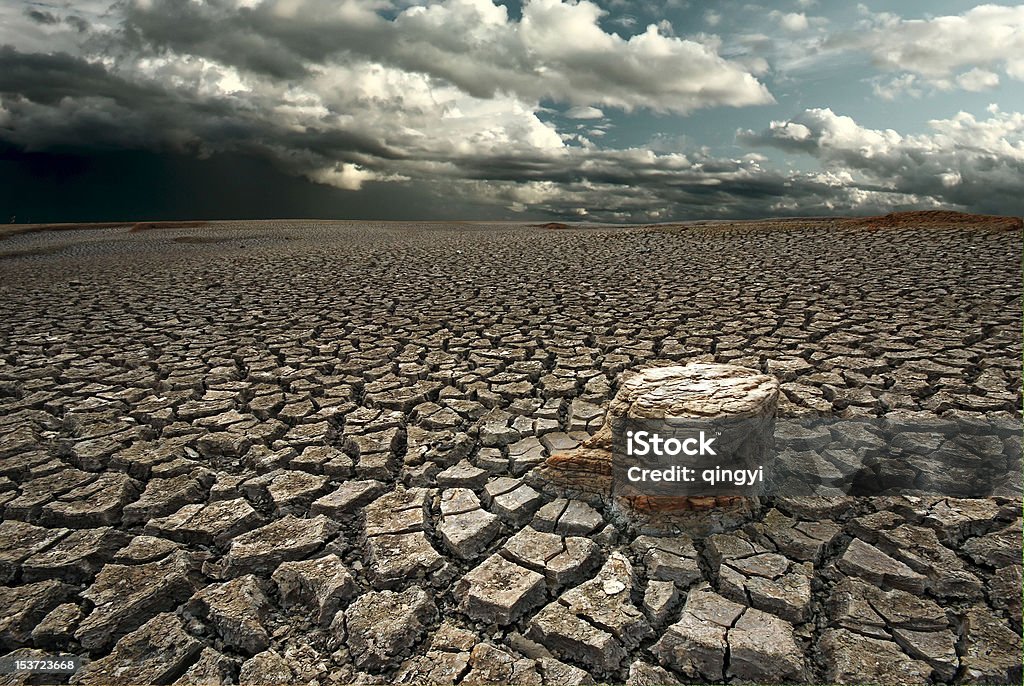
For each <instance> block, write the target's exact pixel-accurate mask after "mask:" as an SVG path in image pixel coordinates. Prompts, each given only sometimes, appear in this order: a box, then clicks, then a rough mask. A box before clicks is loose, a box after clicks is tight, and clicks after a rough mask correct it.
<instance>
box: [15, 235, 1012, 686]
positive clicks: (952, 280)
mask: <svg viewBox="0 0 1024 686" xmlns="http://www.w3.org/2000/svg"><path fill="white" fill-rule="evenodd" d="M1020 245H1021V236H1020V234H1019V233H1018V232H1016V231H988V230H985V229H983V228H978V227H970V228H969V229H966V228H962V229H958V228H956V227H950V228H928V229H913V228H905V229H899V230H895V231H889V232H886V231H881V230H879V231H871V230H866V229H856V228H849V227H843V226H840V225H832V226H830V225H828V224H827V222H826V223H822V224H820V225H818V226H799V225H794V224H792V223H790V224H786V225H785V226H780V227H772V226H770V225H764V224H762V225H758V226H743V225H707V226H700V227H690V228H688V229H687V228H683V229H678V230H671V231H665V230H649V229H648V230H642V229H613V228H608V229H601V228H591V229H581V228H576V229H567V230H559V231H550V230H543V229H539V228H531V227H526V226H516V225H473V224H453V225H439V224H430V225H427V224H423V225H412V224H409V225H402V224H372V223H329V222H319V223H318V222H248V223H242V222H239V223H223V224H215V225H213V226H212V227H208V228H202V229H157V230H152V231H146V232H138V233H133V234H129V233H127V231H126V230H125V229H124V228H111V229H95V230H83V231H61V232H54V233H50V232H46V233H38V234H29V235H22V236H14V237H11V238H8V239H6V240H4V241H3V242H2V243H0V322H2V323H0V512H2V514H3V517H2V523H0V584H2V586H0V654H14V655H16V656H29V657H31V656H37V655H42V654H54V653H58V652H67V653H74V654H77V655H81V656H83V657H85V658H87V659H88V660H90V662H89V664H88V665H87V666H86V667H85V668H84V669H83V670H81V671H80V672H78V673H77V674H76V675H75V676H74V677H73V678H72V682H73V683H83V684H84V683H107V684H110V683H237V682H239V681H241V682H243V683H268V684H269V683H290V682H296V683H298V682H301V683H353V682H360V683H391V682H395V681H398V682H406V683H453V682H457V683H462V684H479V683H509V682H511V683H517V684H572V683H593V682H595V681H600V682H606V681H607V682H619V683H621V682H627V683H630V684H638V685H639V684H654V683H672V682H675V681H679V682H722V681H736V682H740V681H756V682H763V683H772V682H779V681H789V682H863V681H872V682H876V683H896V682H900V683H933V682H945V681H956V682H975V683H979V682H985V683H992V682H1012V681H1013V680H1017V682H1018V683H1019V679H1020V669H1021V661H1020V654H1021V653H1020V634H1021V564H1020V563H1021V537H1020V532H1021V519H1020V509H1021V508H1020V502H1019V500H1017V501H1015V500H1013V499H1012V498H990V499H984V500H958V499H953V498H939V497H933V498H911V497H886V498H880V497H879V498H860V499H852V498H844V497H837V498H830V499H825V498H817V499H810V498H807V499H792V498H791V499H785V498H777V499H775V500H766V501H765V502H764V503H763V507H762V509H761V510H760V511H759V512H758V514H757V516H756V517H755V518H754V519H753V520H752V521H751V522H749V523H748V524H747V525H746V526H743V527H741V528H739V529H737V530H734V531H731V532H727V533H720V534H716V535H714V536H710V537H706V538H696V539H693V538H690V537H688V536H686V535H683V534H680V535H674V536H661V537H649V536H648V537H645V536H637V535H635V532H633V531H631V530H630V529H629V527H628V526H627V525H625V524H624V523H623V521H622V520H621V519H616V518H615V517H612V516H611V515H610V513H609V509H608V508H606V507H605V505H604V504H603V503H601V502H583V501H580V500H574V499H571V498H565V497H559V495H558V493H553V492H550V491H549V490H546V489H544V488H533V487H532V486H531V485H530V483H529V477H528V474H529V472H530V470H531V469H533V468H534V467H536V466H537V465H538V464H539V463H540V462H541V461H543V460H544V459H545V458H546V457H547V456H549V455H550V454H552V453H553V452H555V451H562V450H567V449H571V448H572V447H574V446H576V445H577V444H578V443H579V442H580V441H582V440H584V439H586V437H587V436H588V435H589V434H591V433H593V432H594V431H596V430H597V428H598V426H599V425H600V423H601V421H602V418H603V411H604V407H605V406H606V405H607V402H608V401H609V399H610V397H611V396H612V395H613V394H614V393H615V391H616V389H617V388H618V383H619V378H620V375H621V373H622V372H623V371H626V370H630V369H635V368H639V367H642V366H644V365H649V364H664V363H685V362H687V361H695V360H703V361H716V362H731V363H736V364H741V365H746V366H749V367H752V368H755V369H758V370H761V371H763V372H765V373H768V374H772V375H775V376H777V377H778V378H779V380H780V382H781V383H782V389H783V394H784V397H783V399H782V402H781V406H780V414H781V415H783V416H794V415H800V414H808V413H817V414H826V415H827V414H835V415H839V416H846V417H861V416H864V417H868V416H873V417H881V416H884V415H890V414H895V413H901V412H912V413H918V414H935V415H938V414H944V415H947V416H949V415H952V416H958V417H971V416H975V417H977V416H982V415H992V416H1002V415H1009V413H1013V412H1019V411H1020V407H1021V400H1020V392H1021V362H1020V360H1021V299H1020V298H1021V264H1020ZM1018 447H1019V444H1018ZM863 448H864V450H871V449H876V450H884V449H887V448H886V446H877V445H876V446H872V443H871V436H865V437H864V443H863ZM63 678H64V679H67V677H63ZM58 679H59V678H58ZM19 680H23V678H22V677H7V678H6V682H14V683H16V682H18V681H19ZM51 680H52V679H51Z"/></svg>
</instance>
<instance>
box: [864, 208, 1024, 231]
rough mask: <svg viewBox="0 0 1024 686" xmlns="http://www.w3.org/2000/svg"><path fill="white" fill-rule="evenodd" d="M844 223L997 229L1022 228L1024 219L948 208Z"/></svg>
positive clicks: (897, 213)
mask: <svg viewBox="0 0 1024 686" xmlns="http://www.w3.org/2000/svg"><path fill="white" fill-rule="evenodd" d="M845 223H847V224H851V225H855V226H863V227H866V228H869V229H901V228H914V227H918V226H965V225H978V226H985V227H986V228H998V229H1018V230H1019V229H1024V220H1022V219H1021V218H1020V217H1002V216H999V215H994V214H967V213H966V212H951V211H949V210H916V211H912V212H891V213H889V214H885V215H878V216H875V217H853V218H850V219H847V220H846V222H845Z"/></svg>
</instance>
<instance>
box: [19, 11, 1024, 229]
mask: <svg viewBox="0 0 1024 686" xmlns="http://www.w3.org/2000/svg"><path fill="white" fill-rule="evenodd" d="M415 4H416V3H405V2H400V3H395V4H391V3H389V2H386V1H384V0H381V1H378V0H212V1H210V2H204V3H196V2H191V1H189V0H124V1H123V2H117V3H115V4H113V5H108V4H107V3H106V2H105V1H104V0H81V2H80V3H78V4H76V6H75V14H70V13H69V11H68V9H67V8H61V7H53V8H49V7H48V8H47V9H46V10H45V11H44V10H30V11H29V12H27V13H26V12H24V11H23V10H21V9H19V10H18V11H17V13H16V14H11V13H10V12H6V13H5V12H4V9H3V8H0V18H3V19H5V20H6V21H7V24H8V28H0V42H7V43H11V45H8V46H6V47H3V48H0V143H6V144H7V145H8V146H9V148H10V149H11V150H20V151H22V152H25V151H36V152H38V153H39V154H40V155H44V156H45V155H46V154H51V153H55V152H60V153H61V154H70V155H72V157H69V158H68V159H72V158H74V159H84V158H83V157H81V156H79V157H74V155H79V154H81V155H89V154H96V155H104V156H107V155H109V154H114V153H113V152H112V151H114V152H116V151H121V152H126V153H127V152H131V151H146V152H147V153H148V154H156V155H168V156H174V158H175V159H176V160H178V161H179V162H180V160H181V159H182V158H183V157H189V156H191V157H194V158H197V159H201V160H204V159H218V160H228V159H229V160H232V162H231V165H227V166H233V165H237V164H240V162H239V160H241V159H242V158H243V157H244V158H247V159H251V160H254V161H255V162H254V164H257V165H264V166H265V165H271V166H272V167H273V168H274V169H275V170H276V171H277V172H279V173H284V174H288V175H292V176H294V177H296V178H297V181H296V183H300V184H301V183H307V181H305V180H310V181H313V182H316V183H317V184H321V185H322V186H324V187H327V186H333V187H335V188H337V189H346V190H347V191H357V192H358V193H361V194H363V197H369V195H370V194H371V191H372V193H376V194H386V193H385V190H381V189H386V190H388V191H390V192H391V193H393V194H394V195H395V197H396V198H412V197H415V198H419V199H422V198H424V197H430V198H435V199H437V200H438V202H437V203H436V204H435V205H432V206H433V207H439V208H445V207H447V208H450V210H449V211H452V212H455V211H456V210H454V209H451V208H460V207H461V208H473V209H474V211H476V212H481V210H480V208H483V207H487V208H494V210H495V212H497V213H499V214H501V213H504V214H510V213H512V214H513V215H514V214H515V213H518V212H530V213H534V214H536V213H541V214H544V215H551V216H577V217H593V218H600V219H610V220H653V219H669V218H672V217H683V216H689V217H693V216H716V217H729V216H744V217H746V216H764V215H768V214H825V213H829V212H834V211H843V212H861V213H863V212H879V211H886V210H888V209H892V208H894V207H931V206H935V205H938V204H941V203H953V204H957V205H960V206H962V207H964V208H968V209H982V210H986V211H1013V210H1014V203H1015V202H1016V198H1017V193H1016V192H1014V191H1013V189H1014V188H1015V187H1020V186H1021V185H1024V169H1022V153H1021V150H1022V149H1024V143H1022V137H1024V127H1022V126H1021V125H1020V121H1021V116H1022V115H1020V114H1017V113H1004V112H1002V111H1000V110H998V108H996V109H992V110H990V111H989V113H988V115H986V116H981V117H975V116H973V115H957V116H956V117H953V118H947V119H936V120H933V121H932V122H931V123H930V124H929V126H930V129H929V132H928V133H924V134H916V135H901V134H899V133H897V132H895V131H888V130H874V129H870V128H867V127H865V126H862V125H861V124H859V123H858V122H857V121H855V120H854V119H852V118H850V117H842V116H839V115H836V114H833V112H832V110H829V109H826V108H819V109H809V110H806V111H805V112H803V113H802V114H799V115H796V116H792V117H789V118H784V119H782V120H780V121H777V122H774V123H772V124H771V125H770V126H769V127H768V128H762V127H763V126H764V122H765V120H766V119H768V118H769V117H768V116H761V115H757V118H756V119H753V120H749V119H748V120H744V121H752V122H756V125H753V128H752V130H746V129H744V130H743V131H742V132H741V133H740V135H739V136H738V138H737V143H739V144H740V145H742V146H751V145H753V146H762V147H763V148H773V149H775V150H777V151H779V152H780V153H781V154H782V157H783V158H784V159H785V160H786V161H793V160H796V161H798V163H797V164H796V165H795V166H783V165H779V164H778V163H777V162H774V161H773V163H770V162H769V160H768V158H766V157H762V156H760V155H756V154H744V153H743V151H742V150H739V149H737V148H736V147H733V148H729V147H726V146H727V144H728V142H724V143H723V142H722V141H719V142H718V143H717V145H718V147H717V148H715V147H712V148H704V147H700V148H697V149H693V148H694V146H695V145H696V144H697V143H699V142H700V141H701V135H700V133H701V132H700V131H699V130H698V131H694V132H693V133H692V134H691V133H690V132H687V135H686V137H685V138H686V140H688V141H689V142H688V143H686V144H684V145H681V146H676V145H675V144H670V145H665V144H664V141H665V140H668V139H666V138H665V137H664V136H659V131H658V130H657V129H656V128H653V127H657V126H661V125H662V124H671V125H673V126H676V125H678V124H679V123H680V122H684V121H686V119H684V117H686V116H687V115H690V114H691V113H693V112H694V111H696V110H701V109H705V108H710V107H721V106H735V107H745V106H754V105H760V104H766V103H772V102H773V101H774V98H773V96H772V94H771V93H770V92H769V90H768V88H767V86H766V85H765V84H766V83H770V78H771V75H772V69H771V67H770V65H769V64H768V63H767V61H766V59H765V57H763V56H762V55H764V56H768V57H773V56H777V55H790V54H791V53H793V52H794V50H795V51H797V52H799V50H798V48H793V49H791V50H788V52H787V48H786V46H787V45H790V46H792V45H796V44H797V42H798V39H796V38H794V36H798V35H799V36H802V38H800V39H799V40H802V41H805V42H808V41H810V42H815V41H816V43H815V45H818V46H819V47H820V48H821V50H822V52H823V53H824V52H827V51H828V50H832V52H833V54H835V51H837V50H840V49H842V50H853V49H857V48H856V47H850V46H849V45H844V46H843V47H841V48H840V47H837V45H838V44H837V43H836V42H835V41H832V42H829V41H828V40H827V36H825V35H824V34H823V33H822V31H824V29H822V27H824V26H826V25H827V23H828V22H827V20H825V19H823V18H820V17H813V16H810V17H809V16H805V15H804V14H803V13H793V12H790V11H789V10H786V11H785V12H776V13H775V14H773V15H770V16H771V17H774V19H772V21H771V22H769V23H768V24H766V25H765V26H764V27H763V30H764V31H765V32H766V33H765V34H764V35H760V34H759V35H758V36H752V35H750V34H742V33H741V34H740V35H737V36H733V37H731V39H730V38H729V37H722V38H719V37H718V36H715V35H711V34H705V33H700V34H696V35H690V36H686V34H685V33H684V32H683V31H682V30H680V26H673V25H671V24H669V23H667V22H661V23H657V24H652V25H650V26H648V27H643V26H640V25H637V26H635V27H633V28H625V29H624V28H622V27H627V26H628V25H627V23H623V22H622V21H620V20H621V19H623V18H624V15H623V14H622V12H621V9H619V10H617V12H613V13H606V12H605V11H604V10H602V9H601V8H600V7H598V6H597V5H596V4H594V3H591V2H586V1H582V2H576V3H570V2H560V1H559V0H531V1H530V2H527V3H524V4H523V6H522V9H521V11H519V12H508V11H506V9H505V8H504V7H502V6H500V5H496V4H494V3H493V2H491V1H490V0H443V1H442V2H434V3H428V4H427V5H426V6H422V7H420V6H410V5H415ZM612 5H615V4H614V3H612ZM33 11H36V12H38V14H33V13H32V12H33ZM645 12H646V13H647V14H655V12H654V11H653V10H651V11H647V10H645ZM967 16H968V15H966V14H965V17H967ZM1016 16H1017V15H1016V14H1015V13H1013V12H996V11H987V10H986V11H985V12H976V13H970V17H969V18H970V21H971V22H974V24H977V25H979V26H980V25H982V24H984V25H985V26H989V27H990V28H991V27H994V28H993V29H992V30H996V29H998V28H999V27H1000V26H1003V25H1004V24H1006V23H1007V22H1011V21H1014V17H1016ZM12 18H13V19H12ZM982 20H984V21H982ZM865 21H867V20H865ZM870 21H871V22H873V23H872V24H871V27H882V26H883V25H885V23H886V22H889V24H892V25H893V26H896V25H897V24H898V25H899V30H900V31H903V32H904V33H906V35H914V34H915V32H921V31H923V32H924V33H926V34H928V35H946V34H945V33H943V32H944V31H945V32H946V33H948V31H947V29H946V25H947V24H949V22H945V23H943V22H940V21H937V20H936V21H931V20H929V21H926V22H924V24H923V25H921V26H924V28H923V29H922V28H921V26H919V25H918V24H914V23H910V22H902V21H901V22H896V21H895V19H892V18H891V17H889V18H885V17H875V18H872V19H870ZM18 22H21V23H20V24H19V23H18ZM715 22H716V25H717V26H719V28H721V27H723V26H724V25H725V23H726V19H724V18H722V17H720V16H719V17H717V18H716V19H715ZM979 22H981V23H979ZM985 22H988V23H987V24H985ZM950 25H952V24H950ZM956 26H959V24H957V25H956ZM610 27H618V28H616V29H615V30H619V31H621V32H622V33H621V35H620V34H619V33H615V32H613V30H612V28H610ZM773 31H775V32H776V33H772V32H773ZM872 31H874V29H872ZM880 31H881V29H879V31H875V32H874V33H872V34H871V35H872V36H874V38H872V39H871V41H868V42H867V43H865V44H864V46H862V48H863V49H864V50H865V51H867V52H868V53H869V54H871V55H874V54H875V53H876V52H878V51H884V46H882V43H881V42H880V41H881V38H879V36H881V35H882V34H881V33H880ZM778 32H782V33H781V34H780V33H778ZM815 32H817V33H815ZM769 34H771V35H769ZM961 34H962V31H961V30H960V29H959V28H958V29H957V34H956V35H958V36H959V35H961ZM780 36H785V38H781V37H780ZM865 40H867V39H865ZM802 44H803V43H801V45H802ZM723 45H725V46H727V47H725V48H722V46H723ZM720 48H722V49H721V51H720ZM904 53H905V54H906V55H907V56H908V57H907V69H908V70H910V71H912V72H913V73H914V74H923V72H922V71H921V70H922V69H924V68H925V67H924V66H922V64H920V63H918V62H915V61H914V60H913V59H911V56H912V54H916V53H914V52H913V51H912V50H910V49H909V48H907V49H906V50H904ZM722 54H733V55H740V57H738V58H737V59H735V60H731V59H726V58H724V57H722ZM986 55H988V53H986ZM982 57H984V60H983V59H982ZM990 57H991V56H990V55H989V56H988V57H986V56H984V55H983V56H981V57H979V58H978V60H981V61H978V62H977V64H978V65H981V66H984V65H986V64H988V65H989V66H991V64H992V60H991V59H990ZM773 59H774V57H773ZM958 60H959V61H958V62H957V64H956V65H953V66H951V67H950V68H949V69H950V70H953V71H950V73H952V74H955V69H967V68H968V67H972V66H974V64H975V63H972V62H971V61H970V58H964V57H960V58H958ZM985 60H988V61H987V62H985ZM1004 62H1005V63H1003V62H999V63H998V64H1000V65H1002V66H1001V67H1000V68H1001V69H1003V71H1004V72H1005V74H1006V75H1007V76H1012V74H1015V73H1016V71H1015V70H1016V68H1017V67H1016V66H1015V65H1016V62H1014V61H1013V60H1012V59H1007V60H1005V61H1004ZM810 63H813V59H811V60H810ZM954 67H955V69H954ZM890 68H891V70H895V67H892V65H886V69H890ZM947 71H949V70H947ZM961 76H964V79H963V82H964V84H967V85H972V84H973V85H978V84H981V85H984V83H987V81H986V79H989V78H990V77H988V76H986V74H982V73H980V72H977V69H975V71H974V72H972V73H970V74H967V73H966V72H965V74H962V75H961ZM922 78H923V77H922ZM928 78H933V79H940V78H944V77H942V75H941V74H940V75H938V76H935V75H931V76H929V77H928ZM762 80H765V81H764V82H762ZM787 83H792V81H790V82H787ZM936 83H938V81H936ZM950 83H952V82H950ZM967 85H964V87H965V88H966V87H967ZM559 108H561V109H562V110H564V112H562V113H561V114H557V112H558V110H559ZM750 111H751V112H758V111H760V110H758V109H757V108H751V109H750ZM651 112H654V113H661V114H670V115H671V116H670V117H664V118H661V119H652V118H651V117H650V116H649V113H651ZM552 113H556V114H552ZM638 113H645V114H646V115H648V116H646V118H645V119H642V118H641V117H640V116H637V117H636V120H642V121H644V122H645V123H644V126H646V127H648V128H649V133H650V135H649V137H648V138H649V140H650V143H649V144H644V143H638V142H636V141H637V139H636V137H635V136H633V137H628V136H627V138H628V139H629V141H628V142H621V141H622V139H621V138H620V139H619V141H620V142H618V143H609V144H605V145H602V144H599V143H601V142H602V141H608V140H612V138H614V137H615V134H616V132H623V131H625V130H626V129H628V128H629V127H630V126H631V124H632V122H633V121H634V119H633V118H632V117H633V116H634V115H637V114H638ZM752 116H753V115H752ZM775 116H776V117H778V116H780V115H779V112H778V109H776V115H775ZM652 121H653V123H652ZM705 121H706V122H707V121H711V122H712V125H713V126H714V125H717V126H719V128H721V127H722V126H725V124H724V119H723V122H722V123H721V124H719V123H718V122H716V121H715V119H714V116H711V117H708V118H705ZM736 126H737V125H736V124H733V125H731V126H730V128H729V129H728V130H729V131H734V130H735V129H736ZM617 127H618V128H617ZM606 136H607V137H606ZM672 139H674V140H682V139H683V137H682V136H673V137H672ZM677 148H678V150H677ZM684 150H685V152H684ZM89 151H93V152H89ZM118 154H120V152H118ZM777 157H778V155H776V158H777ZM6 159H7V160H8V162H9V163H10V164H9V165H8V167H7V169H11V168H13V167H11V165H13V164H28V162H26V161H25V160H26V159H27V158H19V157H18V156H17V155H13V154H11V155H8V156H7V158H6ZM40 159H41V158H40ZM104 159H109V158H108V157H104ZM140 159H141V158H140ZM147 159H152V158H147ZM18 160H20V161H18ZM801 160H802V161H803V163H802V164H801V163H799V161H801ZM172 166H173V167H174V168H175V169H179V170H183V169H185V168H186V167H185V166H184V165H182V164H179V163H176V164H175V165H172ZM75 168H78V167H75ZM81 168H82V169H86V168H88V165H84V166H82V167H81ZM203 168H204V169H209V168H212V167H203ZM83 173H84V172H83ZM182 173H184V172H182ZM199 177H202V178H204V179H209V178H212V177H211V176H210V175H209V174H208V173H206V172H203V173H202V174H197V175H196V179H197V180H195V181H193V180H190V179H189V178H187V177H186V178H185V179H184V180H179V181H178V183H184V184H186V185H187V184H189V183H193V184H194V183H199V181H198V178H199ZM303 177H304V179H305V180H303ZM152 182H153V183H165V182H166V180H165V179H164V178H163V177H160V176H159V175H154V176H153V177H152ZM279 185H281V186H282V187H284V185H283V184H279ZM288 188H289V189H290V192H295V188H294V187H293V186H288ZM332 192H335V191H332ZM184 195H186V196H189V195H191V196H195V197H198V195H197V194H196V193H184ZM239 197H241V196H239ZM317 198H318V203H320V205H318V206H324V207H328V206H329V207H340V206H345V207H353V206H354V205H352V204H351V203H348V204H346V203H342V204H341V205H336V204H332V202H333V201H332V202H327V201H326V200H325V199H324V198H321V197H320V196H317ZM321 201H323V202H321ZM398 202H400V201H398ZM426 204H429V203H426ZM424 206H425V203H423V202H418V203H417V204H416V205H410V208H409V213H410V214H409V215H408V216H410V217H414V216H415V214H416V212H418V211H420V209H419V208H422V207H424ZM279 207H281V208H287V207H291V206H290V205H288V204H287V203H281V204H280V205H279ZM268 211H269V210H268ZM282 211H285V210H284V209H282ZM484 214H488V213H486V212H485V213H484ZM489 216H490V215H489Z"/></svg>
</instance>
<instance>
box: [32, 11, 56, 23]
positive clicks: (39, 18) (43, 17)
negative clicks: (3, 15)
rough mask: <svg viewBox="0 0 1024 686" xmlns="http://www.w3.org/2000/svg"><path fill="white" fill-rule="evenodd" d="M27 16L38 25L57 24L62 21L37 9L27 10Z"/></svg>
mask: <svg viewBox="0 0 1024 686" xmlns="http://www.w3.org/2000/svg"><path fill="white" fill-rule="evenodd" d="M25 16H27V17H28V18H29V19H31V20H32V21H34V22H36V23H37V24H56V23H58V22H59V21H60V19H59V18H58V17H57V16H56V15H54V14H51V13H50V12H44V11H43V10H36V9H28V8H26V9H25Z"/></svg>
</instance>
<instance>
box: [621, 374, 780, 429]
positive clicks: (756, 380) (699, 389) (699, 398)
mask: <svg viewBox="0 0 1024 686" xmlns="http://www.w3.org/2000/svg"><path fill="white" fill-rule="evenodd" d="M778 396H779V382H778V381H777V380H776V379H775V377H774V376H768V375H766V374H761V373H760V372H758V371H756V370H754V369H748V368H746V367H738V366H736V365H731V364H707V363H693V364H688V365H685V366H673V367H652V368H650V369H644V370H640V371H638V372H636V373H634V374H632V375H630V377H629V378H628V379H626V380H625V381H624V382H623V384H622V387H621V388H620V389H619V392H618V393H617V394H616V396H615V398H614V400H612V402H611V404H610V406H609V413H610V414H611V415H613V416H617V417H624V416H630V417H635V418H650V419H660V418H665V417H746V416H750V417H754V416H762V415H765V414H771V413H774V411H775V408H776V406H777V404H778Z"/></svg>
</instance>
